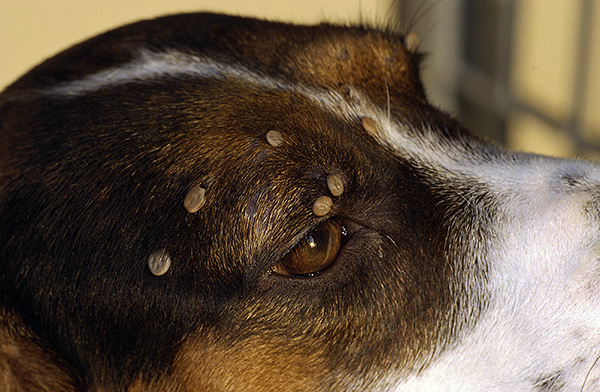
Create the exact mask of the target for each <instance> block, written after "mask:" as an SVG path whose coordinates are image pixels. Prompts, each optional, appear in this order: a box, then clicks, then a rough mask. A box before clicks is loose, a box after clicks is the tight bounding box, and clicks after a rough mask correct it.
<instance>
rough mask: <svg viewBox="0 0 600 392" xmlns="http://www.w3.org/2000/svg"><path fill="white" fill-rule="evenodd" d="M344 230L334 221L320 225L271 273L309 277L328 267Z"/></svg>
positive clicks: (339, 244)
mask: <svg viewBox="0 0 600 392" xmlns="http://www.w3.org/2000/svg"><path fill="white" fill-rule="evenodd" d="M344 235H345V228H344V227H343V226H342V225H341V224H340V223H339V222H337V221H335V220H328V221H325V222H323V223H321V224H320V225H319V226H317V227H316V228H315V229H314V230H313V231H311V232H310V233H308V234H306V235H305V236H304V238H302V240H301V241H300V242H299V243H298V245H296V246H295V247H294V249H292V250H291V251H290V252H289V253H288V254H287V255H286V256H285V257H284V258H283V260H281V261H280V262H279V263H277V264H275V265H274V266H273V267H272V270H273V272H275V273H277V274H280V275H285V276H296V277H311V276H314V275H316V274H318V273H319V272H321V271H323V270H325V269H326V268H327V267H329V266H330V265H331V264H332V263H333V262H334V260H335V259H336V257H337V254H338V252H339V250H340V247H341V246H342V237H343V236H344Z"/></svg>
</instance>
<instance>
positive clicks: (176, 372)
mask: <svg viewBox="0 0 600 392" xmlns="http://www.w3.org/2000/svg"><path fill="white" fill-rule="evenodd" d="M208 335H210V334H208ZM327 378H331V375H330V371H329V370H328V368H327V365H326V364H325V363H324V361H323V356H321V355H319V354H316V353H314V352H309V351H308V350H306V348H305V347H301V346H297V345H294V343H293V342H292V341H287V340H284V339H281V338H276V337H274V338H271V339H268V338H266V337H256V336H254V337H250V338H248V339H245V340H241V341H240V340H236V342H235V343H232V342H231V341H229V342H224V341H223V340H222V339H219V340H217V339H214V338H212V337H210V336H207V335H204V334H202V335H200V334H198V335H194V336H191V337H189V338H188V339H186V340H185V341H184V342H183V344H182V345H181V349H180V350H179V352H178V354H177V356H176V358H175V361H174V366H173V371H172V372H170V374H169V375H167V376H166V377H164V378H160V379H157V380H155V381H153V382H151V383H147V382H143V381H138V382H136V383H135V384H134V385H133V386H132V387H131V391H132V392H138V391H139V392H142V391H148V390H163V391H219V392H234V391H248V392H277V391H280V390H281V388H282V386H285V390H292V391H300V390H303V391H304V390H306V391H315V392H318V391H327V390H331V389H329V387H330V386H331V383H330V382H328V381H327ZM328 385H329V386H328Z"/></svg>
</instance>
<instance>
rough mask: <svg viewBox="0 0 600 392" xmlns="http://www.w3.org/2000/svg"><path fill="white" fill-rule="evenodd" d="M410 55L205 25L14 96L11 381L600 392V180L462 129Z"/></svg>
mask: <svg viewBox="0 0 600 392" xmlns="http://www.w3.org/2000/svg"><path fill="white" fill-rule="evenodd" d="M419 58H420V55H419V54H418V53H416V52H415V42H414V40H413V37H412V36H410V35H409V36H407V37H402V36H398V35H396V34H393V33H391V32H386V31H378V30H373V29H369V28H365V27H340V26H332V25H319V26H312V27H307V26H293V25H286V24H279V23H270V22H265V21H259V20H253V19H242V18H235V17H228V16H219V15H209V14H191V15H178V16H170V17H165V18H161V19H157V20H152V21H144V22H140V23H136V24H133V25H130V26H126V27H123V28H120V29H117V30H114V31H111V32H108V33H105V34H103V35H100V36H98V37H96V38H93V39H91V40H89V41H87V42H84V43H82V44H80V45H77V46H75V47H73V48H71V49H69V50H67V51H65V52H63V53H62V54H59V55H58V56H56V57H54V58H52V59H50V60H47V61H46V62H44V63H42V64H41V65H40V66H38V67H37V68H35V69H33V70H32V71H30V72H29V73H28V74H26V75H25V76H23V77H22V78H21V79H19V80H18V81H17V82H15V83H14V84H13V85H11V86H10V87H8V88H7V89H6V90H5V91H4V93H2V95H0V127H1V128H0V222H2V226H1V229H0V299H1V301H2V302H1V305H2V313H1V316H0V375H1V376H2V377H0V380H4V383H5V385H6V386H7V387H9V388H10V387H14V388H15V389H16V388H17V387H19V386H20V387H21V388H23V389H26V390H27V389H28V388H30V389H31V390H44V389H43V388H46V389H47V390H65V391H71V390H124V389H129V390H133V391H140V390H172V391H180V390H202V391H205V390H206V391H242V390H244V391H280V390H307V391H308V390H310V391H331V390H356V391H366V390H378V391H379V390H387V391H396V390H398V391H425V390H427V391H458V390H460V391H465V390H478V391H479V390H506V391H515V390H523V391H524V390H539V391H546V390H547V391H551V390H552V391H555V390H556V391H558V390H563V389H564V390H579V389H580V388H583V387H584V386H585V387H587V388H594V387H596V388H598V387H599V383H600V381H599V379H598V375H597V374H596V373H595V372H594V371H593V370H594V365H595V360H596V358H598V356H599V355H600V338H599V337H598V336H600V334H599V332H600V331H599V329H600V268H599V255H600V238H599V235H598V233H599V229H600V227H599V226H600V211H599V210H598V202H599V200H598V198H599V192H598V189H599V185H600V170H599V169H598V167H597V166H594V165H592V164H590V163H586V162H582V161H569V160H559V159H551V158H545V157H540V156H535V155H527V154H519V153H512V152H507V151H505V150H503V149H501V148H499V147H497V146H495V145H493V144H490V143H488V142H486V141H484V140H482V139H480V138H477V137H476V136H474V135H472V134H470V133H469V132H468V131H467V130H465V129H464V128H463V127H462V126H461V125H460V124H459V123H458V122H456V121H455V120H454V119H453V118H451V117H450V116H448V115H447V114H444V113H442V112H440V111H438V110H437V109H435V108H433V107H432V106H431V105H430V104H429V103H428V102H427V100H426V97H425V94H424V90H423V87H422V86H421V83H420V81H419V75H418V65H419ZM36 388H37V389H36Z"/></svg>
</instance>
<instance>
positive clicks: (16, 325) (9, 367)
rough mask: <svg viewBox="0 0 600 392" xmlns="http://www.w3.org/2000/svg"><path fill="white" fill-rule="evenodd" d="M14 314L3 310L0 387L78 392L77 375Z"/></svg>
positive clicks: (0, 313)
mask: <svg viewBox="0 0 600 392" xmlns="http://www.w3.org/2000/svg"><path fill="white" fill-rule="evenodd" d="M53 358H58V357H57V356H55V355H52V353H51V352H49V351H48V350H45V349H43V348H42V347H41V346H39V345H38V344H37V343H36V338H35V337H34V336H33V335H32V334H31V333H30V332H29V331H28V330H27V329H26V328H25V327H24V325H23V323H22V322H21V320H20V319H19V318H18V317H17V316H16V315H15V314H13V313H11V312H8V311H6V310H4V309H0V385H2V390H3V391H6V392H17V391H40V392H75V391H77V390H79V388H77V386H76V385H77V383H76V381H75V378H74V377H73V376H72V375H73V374H75V373H74V372H73V371H71V370H70V368H69V367H68V366H67V365H66V364H64V363H59V362H57V361H56V360H54V359H53Z"/></svg>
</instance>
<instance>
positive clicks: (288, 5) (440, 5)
mask: <svg viewBox="0 0 600 392" xmlns="http://www.w3.org/2000/svg"><path fill="white" fill-rule="evenodd" d="M188 11H214V12H228V13H233V14H240V15H249V16H258V17H264V18H270V19H278V20H285V21H292V22H301V23H317V22H320V21H324V20H327V21H334V22H342V23H352V22H359V21H367V22H370V23H376V24H380V25H384V24H392V25H394V26H398V27H399V29H400V30H401V31H415V32H416V33H417V35H418V36H419V39H420V49H421V50H422V51H425V52H426V53H428V56H427V57H426V59H425V61H424V63H423V78H424V82H425V86H426V88H427V91H428V94H429V97H430V99H431V101H432V102H433V103H434V104H435V105H437V106H439V107H441V108H442V109H445V110H447V111H449V112H451V113H452V114H454V115H455V116H457V117H458V118H459V119H461V120H462V121H463V122H464V123H466V124H467V126H468V127H469V128H471V129H472V130H473V131H475V132H478V133H481V134H484V135H486V136H488V137H490V138H492V139H494V140H496V141H498V142H500V143H502V144H504V145H506V146H508V147H511V148H515V149H518V150H523V151H532V152H539V153H545V154H550V155H554V156H580V157H587V158H592V159H600V149H599V147H598V146H600V0H560V1H551V0H402V1H394V0H327V1H323V0H302V1H297V0H172V1H168V2H165V1H158V0H102V1H89V0H88V1H82V0H52V1H39V0H0V89H2V88H4V87H5V86H6V85H8V84H9V83H10V82H12V81H13V80H14V79H16V78H17V77H18V76H19V75H21V74H23V73H24V72H25V71H27V70H28V69H29V68H31V67H32V66H34V65H36V64H37V63H39V62H40V61H41V60H43V59H45V58H47V57H49V56H51V55H52V54H54V53H56V52H58V51H60V50H62V49H64V48H66V47H68V46H70V45H72V44H74V43H76V42H79V41H81V40H83V39H85V38H88V37H91V36H93V35H95V34H97V33H100V32H102V31H105V30H107V29H110V28H113V27H116V26H118V25H121V24H124V23H127V22H132V21H135V20H138V19H141V18H149V17H154V16H158V15H161V14H165V13H174V12H188Z"/></svg>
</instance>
